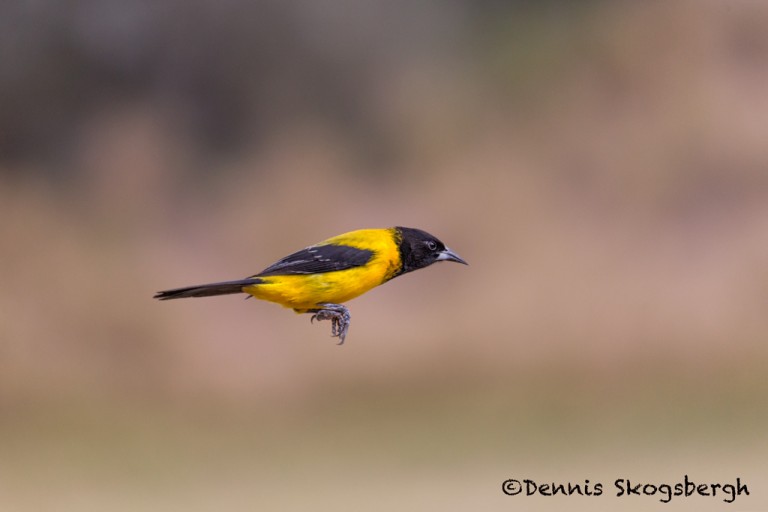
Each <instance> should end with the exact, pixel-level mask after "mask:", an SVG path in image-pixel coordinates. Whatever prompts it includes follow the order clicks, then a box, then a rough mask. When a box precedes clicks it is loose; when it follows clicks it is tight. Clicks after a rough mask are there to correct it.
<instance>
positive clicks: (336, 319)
mask: <svg viewBox="0 0 768 512" xmlns="http://www.w3.org/2000/svg"><path fill="white" fill-rule="evenodd" d="M318 306H322V308H318V309H310V310H309V311H307V312H308V313H313V314H312V318H310V319H309V320H310V322H314V321H315V320H318V321H322V320H330V321H331V336H332V337H334V338H339V345H342V344H343V343H344V338H346V337H347V330H348V329H349V321H350V319H351V318H352V317H351V315H350V314H349V310H348V309H347V308H346V306H342V305H341V304H331V303H330V302H321V303H320V304H318Z"/></svg>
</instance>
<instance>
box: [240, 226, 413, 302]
mask: <svg viewBox="0 0 768 512" xmlns="http://www.w3.org/2000/svg"><path fill="white" fill-rule="evenodd" d="M398 243H399V234H398V232H397V231H396V230H395V229H394V228H387V229H360V230H357V231H351V232H349V233H344V234H342V235H338V236H334V237H332V238H329V239H328V240H325V241H323V242H320V243H319V244H315V245H314V246H313V247H320V246H324V245H336V246H346V247H353V248H355V249H362V250H366V251H370V252H372V253H373V255H372V257H371V259H370V260H369V261H368V262H367V263H366V264H365V265H361V266H359V267H353V268H348V269H344V270H339V271H334V272H323V273H316V274H292V275H272V276H266V277H261V278H260V281H261V282H259V283H258V284H253V285H250V286H246V287H244V288H243V291H244V292H246V293H249V294H251V295H253V296H254V297H256V298H258V299H262V300H268V301H271V302H276V303H278V304H281V305H283V306H285V307H288V308H293V309H295V310H296V311H297V312H300V313H303V312H306V311H307V310H310V309H314V308H317V305H318V304H320V303H333V304H342V303H344V302H347V301H349V300H351V299H354V298H355V297H358V296H359V295H362V294H363V293H365V292H367V291H368V290H370V289H371V288H374V287H376V286H378V285H380V284H382V283H384V282H386V281H388V280H389V279H391V278H393V277H394V276H395V275H397V273H398V271H399V270H400V269H401V267H402V261H401V257H400V251H399V249H398Z"/></svg>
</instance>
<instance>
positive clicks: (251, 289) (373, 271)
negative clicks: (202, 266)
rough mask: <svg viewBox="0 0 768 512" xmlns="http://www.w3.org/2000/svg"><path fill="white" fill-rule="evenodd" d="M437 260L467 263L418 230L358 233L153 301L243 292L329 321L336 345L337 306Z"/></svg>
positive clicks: (342, 313) (340, 313) (342, 309)
mask: <svg viewBox="0 0 768 512" xmlns="http://www.w3.org/2000/svg"><path fill="white" fill-rule="evenodd" d="M438 261H454V262H456V263H462V264H464V265H467V264H468V263H467V262H466V261H464V260H463V259H462V258H461V257H459V255H458V254H456V253H455V252H453V251H452V250H450V249H449V248H448V247H446V246H445V244H444V243H443V242H441V241H440V240H439V239H438V238H437V237H435V236H433V235H430V234H429V233H427V232H426V231H422V230H421V229H416V228H406V227H401V226H396V227H392V228H377V229H358V230H356V231H350V232H349V233H344V234H341V235H338V236H334V237H331V238H328V239H327V240H324V241H322V242H319V243H316V244H314V245H310V246H309V247H306V248H304V249H301V250H300V251H296V252H294V253H293V254H290V255H288V256H286V257H284V258H282V259H280V260H278V261H277V262H275V263H273V264H272V265H270V266H268V267H267V268H265V269H264V270H262V271H261V272H259V273H258V274H255V275H252V276H250V277H246V278H245V279H238V280H235V281H222V282H217V283H209V284H201V285H195V286H185V287H183V288H174V289H170V290H164V291H160V292H157V293H156V294H155V295H154V297H153V298H155V299H159V300H170V299H181V298H187V297H210V296H214V295H228V294H234V293H246V294H248V297H246V298H250V297H256V298H257V299H261V300H266V301H270V302H276V303H277V304H280V305H282V306H284V307H287V308H291V309H293V310H294V311H295V312H296V313H311V314H312V316H311V317H310V321H311V322H314V321H315V320H318V321H323V320H330V321H331V337H335V338H338V339H339V343H338V344H339V345H342V344H344V340H345V339H346V336H347V331H348V330H349V325H350V321H351V315H350V313H349V309H348V308H347V307H346V306H344V304H343V303H345V302H347V301H349V300H351V299H354V298H355V297H358V296H360V295H362V294H364V293H365V292H367V291H369V290H371V289H372V288H375V287H376V286H379V285H381V284H384V283H386V282H387V281H390V280H392V279H394V278H395V277H398V276H401V275H403V274H407V273H408V272H412V271H414V270H418V269H420V268H425V267H428V266H430V265H432V264H433V263H436V262H438Z"/></svg>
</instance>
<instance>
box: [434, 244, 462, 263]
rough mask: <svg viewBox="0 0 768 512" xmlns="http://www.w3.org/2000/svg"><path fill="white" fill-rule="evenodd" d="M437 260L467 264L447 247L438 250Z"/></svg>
mask: <svg viewBox="0 0 768 512" xmlns="http://www.w3.org/2000/svg"><path fill="white" fill-rule="evenodd" d="M437 261H455V262H456V263H463V264H464V265H469V263H467V262H466V261H464V260H463V259H461V257H460V256H459V255H458V254H456V253H455V252H453V251H452V250H450V249H449V248H447V247H446V248H445V249H444V250H442V251H440V254H438V255H437Z"/></svg>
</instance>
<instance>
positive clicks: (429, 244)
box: [427, 240, 437, 251]
mask: <svg viewBox="0 0 768 512" xmlns="http://www.w3.org/2000/svg"><path fill="white" fill-rule="evenodd" d="M427 248H428V249H429V250H430V251H434V250H436V249H437V244H436V243H435V242H433V241H432V240H427Z"/></svg>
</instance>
